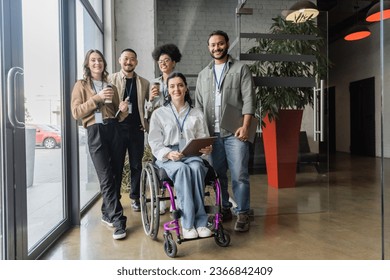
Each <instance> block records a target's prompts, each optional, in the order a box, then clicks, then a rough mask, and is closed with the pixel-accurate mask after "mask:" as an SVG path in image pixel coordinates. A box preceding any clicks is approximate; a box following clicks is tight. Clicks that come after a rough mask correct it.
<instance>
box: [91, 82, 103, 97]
mask: <svg viewBox="0 0 390 280" xmlns="http://www.w3.org/2000/svg"><path fill="white" fill-rule="evenodd" d="M91 82H92V87H93V90H94V91H95V94H98V91H97V90H96V87H95V83H94V81H93V80H91ZM103 88H104V82H103V81H102V88H101V90H102V89H103Z"/></svg>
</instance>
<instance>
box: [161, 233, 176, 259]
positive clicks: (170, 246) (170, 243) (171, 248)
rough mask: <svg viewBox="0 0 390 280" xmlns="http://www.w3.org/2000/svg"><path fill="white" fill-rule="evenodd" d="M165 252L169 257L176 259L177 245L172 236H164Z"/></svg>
mask: <svg viewBox="0 0 390 280" xmlns="http://www.w3.org/2000/svg"><path fill="white" fill-rule="evenodd" d="M164 251H165V254H166V255H167V256H168V257H170V258H174V257H176V254H177V245H176V243H175V241H174V240H173V238H172V235H170V234H168V235H166V236H164Z"/></svg>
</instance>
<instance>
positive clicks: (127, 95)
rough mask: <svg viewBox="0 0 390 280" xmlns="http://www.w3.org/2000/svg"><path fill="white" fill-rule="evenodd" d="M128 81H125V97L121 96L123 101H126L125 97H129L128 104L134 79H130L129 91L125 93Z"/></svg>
mask: <svg viewBox="0 0 390 280" xmlns="http://www.w3.org/2000/svg"><path fill="white" fill-rule="evenodd" d="M128 80H130V79H126V85H125V95H124V96H123V100H125V99H126V97H129V99H128V100H129V102H130V94H131V92H132V91H133V84H134V77H133V78H131V84H130V90H129V91H127V81H128Z"/></svg>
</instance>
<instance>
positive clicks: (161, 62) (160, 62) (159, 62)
mask: <svg viewBox="0 0 390 280" xmlns="http://www.w3.org/2000/svg"><path fill="white" fill-rule="evenodd" d="M171 61H172V59H170V58H166V59H163V60H159V61H157V63H158V64H167V63H168V62H171Z"/></svg>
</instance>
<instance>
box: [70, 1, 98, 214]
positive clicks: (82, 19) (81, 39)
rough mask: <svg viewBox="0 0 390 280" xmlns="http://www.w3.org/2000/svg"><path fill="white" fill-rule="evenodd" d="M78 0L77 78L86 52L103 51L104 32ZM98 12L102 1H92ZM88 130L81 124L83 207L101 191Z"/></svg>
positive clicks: (79, 75) (89, 11) (80, 150)
mask: <svg viewBox="0 0 390 280" xmlns="http://www.w3.org/2000/svg"><path fill="white" fill-rule="evenodd" d="M82 2H83V1H77V7H76V13H77V19H76V20H77V78H78V79H81V78H82V77H83V62H84V57H85V53H86V52H87V51H88V50H90V49H98V50H100V51H101V52H103V33H102V31H101V29H100V28H99V26H101V25H102V22H101V21H99V19H96V18H93V17H92V16H91V15H93V14H94V13H93V11H91V10H87V7H88V5H83V3H82ZM91 3H93V7H94V8H95V9H96V10H95V12H96V14H98V15H99V14H101V10H102V3H101V1H91ZM87 142H88V141H87V131H86V129H85V128H83V127H82V126H81V125H80V126H79V157H80V202H81V205H80V206H81V208H83V207H84V206H85V205H87V204H88V202H89V201H91V200H92V199H93V198H94V197H96V195H97V194H98V193H99V191H100V187H99V182H98V179H97V175H96V171H95V169H94V167H93V164H92V160H91V158H90V155H89V152H88V143H87Z"/></svg>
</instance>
